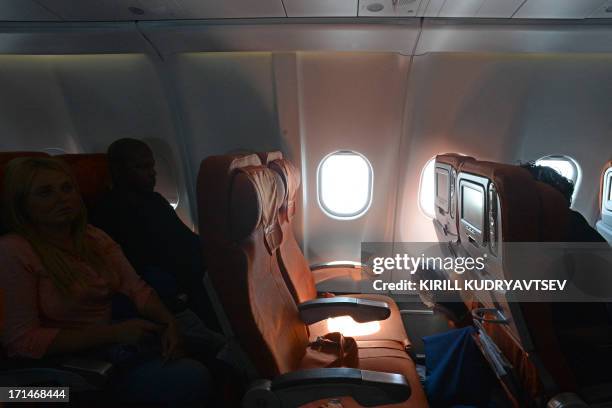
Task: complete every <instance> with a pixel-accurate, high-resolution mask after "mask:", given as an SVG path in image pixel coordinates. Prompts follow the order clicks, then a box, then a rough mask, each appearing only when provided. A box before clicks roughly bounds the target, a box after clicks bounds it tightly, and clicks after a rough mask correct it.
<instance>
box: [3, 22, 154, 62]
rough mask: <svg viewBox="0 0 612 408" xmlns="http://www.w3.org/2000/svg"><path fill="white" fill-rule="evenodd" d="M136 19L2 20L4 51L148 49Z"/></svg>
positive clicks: (119, 51) (115, 51) (43, 52)
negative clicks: (73, 20)
mask: <svg viewBox="0 0 612 408" xmlns="http://www.w3.org/2000/svg"><path fill="white" fill-rule="evenodd" d="M151 50H152V48H151V45H150V44H148V43H147V41H146V40H145V39H144V38H143V37H142V35H141V34H140V33H139V32H138V30H137V27H136V25H135V24H134V23H66V22H62V23H1V24H0V54H20V55H59V54H125V53H147V52H150V51H151Z"/></svg>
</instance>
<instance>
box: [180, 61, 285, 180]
mask: <svg viewBox="0 0 612 408" xmlns="http://www.w3.org/2000/svg"><path fill="white" fill-rule="evenodd" d="M172 65H173V76H174V81H176V82H175V83H176V86H177V94H178V97H179V101H178V103H179V106H180V111H181V113H182V119H183V122H184V129H185V138H186V144H187V146H188V149H189V154H190V157H189V160H190V163H191V168H192V173H193V174H194V175H197V173H198V169H199V166H200V162H201V161H202V159H203V158H204V157H206V156H209V155H213V154H224V153H227V152H229V151H238V150H240V151H251V150H252V151H260V150H271V149H279V148H281V144H280V140H281V136H280V132H279V128H278V118H277V108H276V100H275V93H274V77H273V71H272V54H271V53H211V54H183V55H180V56H177V58H176V60H174V61H172ZM194 180H195V179H194Z"/></svg>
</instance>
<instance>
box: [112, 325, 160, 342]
mask: <svg viewBox="0 0 612 408" xmlns="http://www.w3.org/2000/svg"><path fill="white" fill-rule="evenodd" d="M162 330H163V326H161V325H159V324H156V323H153V322H150V321H148V320H143V319H130V320H126V321H124V322H121V323H116V324H114V325H113V331H114V338H115V341H116V342H117V343H123V344H138V343H140V342H141V341H142V340H143V339H144V338H145V337H147V336H149V335H151V334H159V333H161V332H162Z"/></svg>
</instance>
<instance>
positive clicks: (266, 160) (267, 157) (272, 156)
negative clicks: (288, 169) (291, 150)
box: [257, 150, 283, 166]
mask: <svg viewBox="0 0 612 408" xmlns="http://www.w3.org/2000/svg"><path fill="white" fill-rule="evenodd" d="M257 156H259V159H260V160H261V162H262V163H263V165H264V166H267V165H269V164H270V163H272V162H273V161H274V160H279V159H282V158H283V152H281V151H278V150H273V151H271V152H258V153H257Z"/></svg>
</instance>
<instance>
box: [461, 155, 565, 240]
mask: <svg viewBox="0 0 612 408" xmlns="http://www.w3.org/2000/svg"><path fill="white" fill-rule="evenodd" d="M462 171H463V172H465V173H470V174H475V175H478V176H482V177H486V178H487V179H489V180H490V181H492V182H493V183H494V185H495V188H496V191H497V194H498V196H499V201H500V204H501V208H500V211H501V220H502V240H503V241H504V242H539V241H563V240H564V235H563V234H564V231H565V230H564V228H566V226H567V217H569V209H568V208H567V204H566V202H565V199H564V198H563V195H562V194H561V193H560V192H558V191H557V190H555V189H554V188H553V187H551V186H548V185H546V184H544V183H540V182H537V181H536V180H535V179H534V178H533V176H532V175H531V173H529V171H528V170H526V169H523V168H522V167H520V166H515V165H511V164H503V163H494V162H485V161H476V160H474V161H465V162H464V163H463V164H462ZM555 219H556V220H558V221H557V222H558V224H554V226H553V223H554V222H555V221H554V220H555Z"/></svg>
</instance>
